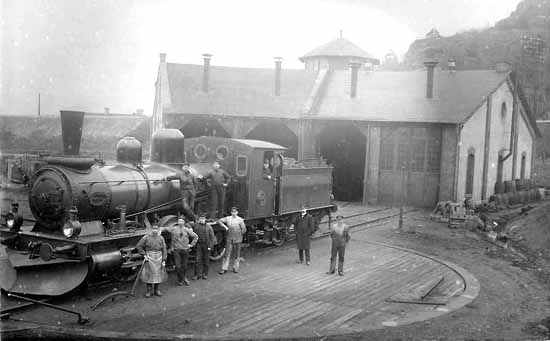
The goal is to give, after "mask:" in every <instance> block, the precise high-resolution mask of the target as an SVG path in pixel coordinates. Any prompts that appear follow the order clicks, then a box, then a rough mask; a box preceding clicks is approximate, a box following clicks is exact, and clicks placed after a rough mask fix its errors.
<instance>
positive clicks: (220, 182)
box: [199, 161, 231, 219]
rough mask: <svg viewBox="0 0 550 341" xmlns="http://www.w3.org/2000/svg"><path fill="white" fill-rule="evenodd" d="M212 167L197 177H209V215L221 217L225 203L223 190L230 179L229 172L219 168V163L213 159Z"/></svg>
mask: <svg viewBox="0 0 550 341" xmlns="http://www.w3.org/2000/svg"><path fill="white" fill-rule="evenodd" d="M212 167H213V169H212V170H211V171H210V172H209V173H208V174H206V175H205V176H204V177H199V179H204V180H206V179H210V181H211V183H210V185H211V186H210V201H211V208H212V211H211V213H210V217H211V218H213V219H215V218H221V217H222V216H223V214H224V211H225V210H224V205H225V191H226V189H227V185H228V183H229V181H230V180H231V176H230V175H229V173H227V172H226V171H225V169H223V168H221V166H220V163H219V162H218V161H215V162H214V163H213V164H212Z"/></svg>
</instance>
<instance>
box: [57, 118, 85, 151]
mask: <svg viewBox="0 0 550 341" xmlns="http://www.w3.org/2000/svg"><path fill="white" fill-rule="evenodd" d="M83 124H84V112H82V111H65V110H61V137H62V139H63V153H64V154H65V155H78V153H79V152H80V140H81V138H82V125H83Z"/></svg>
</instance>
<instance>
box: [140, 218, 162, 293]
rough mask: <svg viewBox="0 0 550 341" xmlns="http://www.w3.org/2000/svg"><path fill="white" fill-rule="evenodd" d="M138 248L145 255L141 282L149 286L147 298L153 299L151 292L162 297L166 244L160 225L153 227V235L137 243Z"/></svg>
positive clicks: (148, 235)
mask: <svg viewBox="0 0 550 341" xmlns="http://www.w3.org/2000/svg"><path fill="white" fill-rule="evenodd" d="M136 248H137V249H138V251H139V252H140V253H141V254H144V256H145V259H144V264H143V269H142V270H141V280H142V281H143V282H145V283H146V284H147V293H146V294H145V297H151V290H152V289H153V292H154V294H155V295H156V296H162V293H161V292H160V290H159V284H160V283H162V282H163V281H164V279H165V276H166V269H165V265H166V243H165V242H164V238H162V236H161V235H160V228H159V226H158V225H153V228H152V230H151V234H146V235H145V236H143V238H141V239H140V241H139V242H138V243H137V245H136Z"/></svg>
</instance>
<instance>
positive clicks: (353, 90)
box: [349, 62, 361, 98]
mask: <svg viewBox="0 0 550 341" xmlns="http://www.w3.org/2000/svg"><path fill="white" fill-rule="evenodd" d="M349 66H350V68H351V82H350V84H351V85H350V92H349V96H350V97H351V98H355V97H356V96H357V76H358V73H359V68H360V67H361V63H357V62H351V63H350V64H349Z"/></svg>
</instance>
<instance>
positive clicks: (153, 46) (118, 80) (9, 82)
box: [0, 0, 519, 114]
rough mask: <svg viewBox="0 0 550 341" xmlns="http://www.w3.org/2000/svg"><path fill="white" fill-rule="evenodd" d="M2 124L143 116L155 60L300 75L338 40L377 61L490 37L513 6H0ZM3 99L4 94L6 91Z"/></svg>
mask: <svg viewBox="0 0 550 341" xmlns="http://www.w3.org/2000/svg"><path fill="white" fill-rule="evenodd" d="M2 3H3V11H2V19H3V20H2V21H3V25H2V30H3V33H4V35H3V39H2V47H3V48H2V56H1V57H3V58H2V59H3V62H2V71H3V73H2V75H3V76H4V77H3V79H2V88H3V90H4V96H3V97H2V99H3V101H4V103H2V105H0V109H2V110H3V111H6V110H9V111H10V112H9V113H8V112H3V113H4V114H12V113H13V114H33V113H35V112H36V97H37V93H38V92H40V93H41V97H42V105H43V110H44V111H45V112H52V113H55V112H57V111H58V110H59V109H62V108H65V109H67V108H74V109H82V110H86V111H92V112H101V111H103V107H110V108H111V111H112V112H120V113H131V112H133V111H135V109H136V108H143V109H145V112H146V113H150V112H151V110H152V106H153V96H154V87H153V84H154V81H155V78H156V72H157V66H158V55H159V53H160V52H165V53H167V54H168V57H167V59H168V62H176V63H195V64H201V63H202V57H201V54H202V53H205V52H208V53H211V54H213V55H214V57H213V59H212V64H213V65H228V66H243V67H272V66H273V57H275V56H281V57H283V67H286V68H301V67H302V64H301V63H300V62H299V61H298V59H297V58H298V57H299V56H301V55H303V54H305V53H306V52H308V51H309V50H311V49H313V48H315V47H317V46H318V45H320V44H323V43H325V42H328V41H330V40H331V39H334V38H336V37H338V36H339V32H340V30H342V31H343V36H344V37H345V38H347V39H349V40H351V41H353V42H354V43H356V44H357V45H359V46H360V47H362V48H363V49H364V50H366V51H367V52H369V53H371V54H373V55H375V56H376V57H378V58H383V55H384V54H385V53H386V52H387V51H388V50H390V49H392V50H394V51H396V52H397V53H398V55H400V56H401V55H402V54H404V53H405V52H406V50H407V48H408V47H409V45H410V44H411V43H412V42H413V41H414V40H415V39H417V38H421V37H423V36H424V35H425V34H426V32H427V31H429V30H430V29H431V28H432V27H435V28H437V29H438V30H439V31H440V33H441V34H443V35H452V34H454V33H456V32H459V31H462V30H466V29H470V28H482V27H487V26H490V25H493V24H494V23H495V22H496V21H497V20H499V19H502V18H505V17H507V16H508V15H509V14H510V12H511V11H513V10H514V9H515V7H516V5H517V3H519V0H479V1H476V0H370V1H366V0H363V1H361V0H338V1H337V0H299V1H298V0H233V1H229V0H200V1H176V0H116V1H107V0H97V1H84V0H2ZM6 89H7V90H8V91H6Z"/></svg>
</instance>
